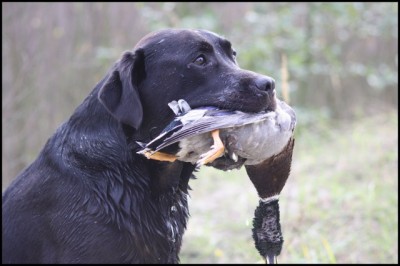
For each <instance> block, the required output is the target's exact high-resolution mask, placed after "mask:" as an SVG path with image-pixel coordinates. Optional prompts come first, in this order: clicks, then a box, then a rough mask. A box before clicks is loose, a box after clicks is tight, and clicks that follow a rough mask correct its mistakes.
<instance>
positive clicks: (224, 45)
mask: <svg viewBox="0 0 400 266" xmlns="http://www.w3.org/2000/svg"><path fill="white" fill-rule="evenodd" d="M219 44H220V45H221V47H222V49H224V50H225V51H228V52H230V51H231V49H232V44H231V42H230V41H228V40H227V39H220V41H219Z"/></svg>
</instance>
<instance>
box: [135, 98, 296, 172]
mask: <svg viewBox="0 0 400 266" xmlns="http://www.w3.org/2000/svg"><path fill="white" fill-rule="evenodd" d="M276 101H277V107H276V109H275V110H274V111H262V112H259V113H246V112H242V111H238V110H226V109H221V108H218V107H214V106H204V107H199V108H194V109H192V108H191V107H190V105H189V104H188V103H187V102H186V101H185V100H184V99H179V100H174V101H172V102H170V103H169V104H168V106H169V107H170V108H171V110H172V111H173V112H174V113H175V118H174V119H173V120H172V121H171V122H170V123H169V124H168V125H167V126H166V127H165V128H164V129H163V130H162V132H161V133H160V134H159V135H158V136H156V137H155V138H154V139H152V140H151V141H150V142H148V143H142V142H138V144H139V145H140V146H141V147H142V149H141V150H140V151H138V152H137V153H138V154H142V155H144V156H146V158H148V159H153V160H159V161H168V162H174V161H175V160H179V161H183V162H190V163H192V164H195V165H196V166H197V167H200V166H202V165H210V166H214V167H215V168H218V169H222V170H230V169H234V168H237V169H239V168H240V167H241V166H242V165H256V164H259V163H260V162H263V161H264V160H266V159H268V158H270V157H272V156H274V155H276V154H278V153H279V152H280V151H281V150H282V149H283V148H284V147H285V146H286V144H287V143H288V141H289V139H290V138H291V136H292V135H293V131H294V128H295V126H296V114H295V112H294V110H293V109H292V108H291V107H290V106H289V105H288V104H286V103H285V102H284V101H282V100H279V99H278V98H276ZM176 143H178V146H179V149H178V151H177V152H175V153H173V154H171V153H168V152H165V151H164V150H165V148H167V147H169V146H171V145H173V144H176Z"/></svg>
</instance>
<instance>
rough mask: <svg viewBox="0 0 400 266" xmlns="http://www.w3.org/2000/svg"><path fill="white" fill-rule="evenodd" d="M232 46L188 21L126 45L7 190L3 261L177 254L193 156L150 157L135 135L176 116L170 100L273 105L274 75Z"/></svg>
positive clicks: (147, 135)
mask: <svg viewBox="0 0 400 266" xmlns="http://www.w3.org/2000/svg"><path fill="white" fill-rule="evenodd" d="M235 56H236V52H235V51H234V50H233V48H232V46H231V43H230V42H229V41H228V40H226V39H224V38H222V37H220V36H218V35H216V34H214V33H211V32H209V31H204V30H185V29H182V30H177V29H168V30H162V31H159V32H155V33H151V34H149V35H147V36H146V37H144V38H143V39H142V40H141V41H140V42H139V43H138V44H137V45H136V47H135V48H134V49H133V51H128V52H125V53H124V54H123V55H122V58H121V59H120V60H119V61H118V62H116V63H115V64H114V66H113V67H112V68H111V70H110V71H109V73H108V74H107V75H106V76H105V77H104V78H103V80H101V81H100V82H99V83H98V84H97V85H96V86H95V88H94V89H93V91H92V92H91V93H90V94H89V96H88V97H87V98H86V99H85V100H84V101H83V103H82V104H81V105H80V106H79V107H78V108H77V109H76V110H75V112H74V113H73V114H72V116H71V117H70V118H69V120H68V121H66V122H65V123H64V124H62V125H61V126H60V127H59V128H58V130H57V131H56V132H55V134H54V135H53V136H52V137H51V138H50V139H49V140H48V141H47V143H46V145H45V146H44V148H43V150H42V151H41V152H40V154H39V156H38V157H37V159H36V160H35V161H34V162H33V163H32V164H31V165H30V166H28V167H27V168H26V169H25V170H24V171H23V172H22V173H21V174H20V175H19V176H18V177H17V178H16V179H15V181H14V182H13V183H12V184H11V185H10V186H9V187H8V189H7V190H6V191H5V192H4V193H3V207H2V208H3V216H2V217H3V218H2V221H3V228H2V229H3V240H2V241H3V243H2V261H3V263H177V262H179V257H178V254H179V250H180V247H181V243H182V235H183V233H184V230H185V228H186V223H187V219H188V215H189V212H188V203H187V196H188V188H189V186H188V182H189V179H190V178H191V177H192V176H193V175H192V173H193V171H194V169H195V166H194V165H192V164H190V163H184V162H179V161H176V162H174V163H168V162H160V161H154V160H148V159H146V158H145V157H144V156H142V155H138V154H136V152H137V151H138V150H140V149H141V147H140V146H139V145H138V144H137V143H136V141H140V142H148V141H149V140H151V139H152V138H153V137H154V136H157V135H158V134H159V133H160V131H161V130H162V129H163V128H164V127H165V126H166V125H167V124H168V123H169V122H170V121H171V120H172V119H173V117H174V113H173V112H172V111H171V110H170V109H169V107H168V103H169V102H171V101H172V100H177V99H185V100H186V101H187V102H188V103H189V104H190V106H191V107H192V108H196V107H200V106H204V105H208V106H217V107H221V108H225V109H234V110H242V111H245V112H259V111H262V110H274V108H275V105H276V102H275V96H274V95H275V92H274V80H273V79H272V78H270V77H267V76H263V75H260V74H256V73H254V72H251V71H247V70H243V69H241V68H239V66H238V65H237V63H236V59H235ZM210 182H212V181H211V180H210ZM261 183H262V182H261Z"/></svg>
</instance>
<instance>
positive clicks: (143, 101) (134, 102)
mask: <svg viewBox="0 0 400 266" xmlns="http://www.w3.org/2000/svg"><path fill="white" fill-rule="evenodd" d="M274 88H275V84H274V80H273V79H272V78H270V77H268V76H265V75H261V74H257V73H254V72H252V71H249V70H244V69H241V68H240V67H239V66H238V64H237V62H236V52H235V50H234V49H233V48H232V45H231V43H230V42H229V41H228V40H226V39H225V38H223V37H221V36H218V35H217V34H215V33H212V32H209V31H205V30H187V29H167V30H162V31H158V32H155V33H151V34H149V35H147V36H145V37H144V38H143V39H142V40H140V41H139V43H138V44H137V45H136V46H135V48H134V50H133V51H132V52H125V53H124V55H123V56H122V58H121V59H120V60H119V61H118V62H117V63H116V65H115V66H114V67H113V69H112V71H111V73H110V75H109V77H108V79H107V80H106V82H105V83H104V84H103V87H102V88H101V89H100V91H99V99H100V102H101V103H102V104H103V105H104V106H105V107H106V109H107V110H108V111H109V112H110V113H111V114H112V115H113V116H114V117H115V118H117V119H118V120H119V121H121V122H123V123H125V124H128V125H130V126H132V127H134V128H135V129H139V128H140V129H143V130H150V129H152V128H157V133H159V132H160V131H161V130H162V128H163V127H164V126H165V125H166V124H167V123H168V122H169V121H170V120H171V119H172V117H173V115H174V114H173V112H172V111H171V110H170V109H169V107H168V103H169V102H171V101H173V100H178V99H185V100H186V101H187V102H188V103H189V105H190V106H191V107H192V108H196V107H200V106H216V107H220V108H224V109H231V110H241V111H244V112H260V111H263V110H275V107H276V100H275V89H274Z"/></svg>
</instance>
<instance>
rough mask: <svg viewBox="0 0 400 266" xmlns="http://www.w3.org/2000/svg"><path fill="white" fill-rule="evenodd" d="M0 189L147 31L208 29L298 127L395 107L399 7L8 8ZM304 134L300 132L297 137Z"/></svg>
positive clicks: (174, 4) (173, 4)
mask: <svg viewBox="0 0 400 266" xmlns="http://www.w3.org/2000/svg"><path fill="white" fill-rule="evenodd" d="M2 7H3V8H2V22H3V23H2V37H3V38H2V56H3V63H2V66H3V68H2V69H3V72H2V74H3V75H2V77H3V79H2V87H3V90H2V96H3V100H2V112H3V150H2V152H3V159H2V160H3V168H2V174H3V175H2V176H3V185H4V186H3V188H4V187H6V185H7V184H8V183H9V181H10V180H11V179H12V178H13V177H14V176H15V175H16V174H17V173H18V172H19V171H21V170H22V168H23V167H24V166H26V165H28V164H29V163H30V162H31V161H32V160H33V159H34V158H35V157H36V156H37V153H38V152H39V150H40V148H41V147H42V146H43V144H44V143H45V141H46V139H47V138H48V137H49V136H50V135H51V134H52V132H54V130H55V129H56V127H57V126H58V125H59V124H60V123H61V122H62V121H64V120H66V119H67V118H68V117H69V116H70V114H71V113H72V111H73V109H74V108H75V107H76V106H77V105H78V104H79V103H80V102H82V100H83V99H84V97H85V96H86V95H87V94H88V93H89V92H90V91H91V89H92V88H93V87H94V85H95V84H96V83H97V82H98V81H99V80H100V79H101V78H102V77H103V76H104V75H105V73H106V72H107V70H108V68H109V67H110V66H111V65H112V63H113V62H115V61H116V60H117V59H118V58H119V56H120V55H121V54H122V52H123V51H124V50H127V49H132V48H133V47H134V45H135V43H136V42H137V41H139V39H140V38H141V37H143V36H144V35H145V34H147V33H148V32H149V31H152V30H157V29H160V28H165V27H179V28H186V27H188V28H203V29H208V30H211V31H215V32H217V33H219V34H221V35H223V36H225V37H227V38H228V39H229V40H231V41H232V43H233V44H234V47H235V49H236V50H237V51H238V62H239V64H240V66H241V67H243V68H247V69H251V70H253V71H256V72H260V73H263V74H266V75H269V76H272V77H273V78H275V79H276V81H277V88H278V93H279V94H280V93H281V91H280V84H281V77H280V71H281V63H282V56H283V55H285V56H286V57H287V66H288V72H289V77H290V78H289V85H290V86H289V88H290V98H291V103H292V104H293V105H294V106H295V108H296V109H297V110H298V113H299V117H300V118H299V121H301V124H300V127H301V125H308V124H307V123H315V121H317V119H319V118H320V117H321V116H324V115H325V116H327V117H333V118H352V117H357V115H360V114H363V115H365V114H369V113H371V112H377V111H379V110H383V111H384V110H385V109H386V108H396V109H397V108H398V3H372V2H368V3H367V2H365V3H362V2H357V3H262V2H248V3H235V2H231V3H222V2H212V3H208V2H188V3H184V2H182V3H180V2H151V3H144V2H136V3H84V2H75V3H29V2H27V3H10V2H9V3H2ZM300 131H301V130H300Z"/></svg>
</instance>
